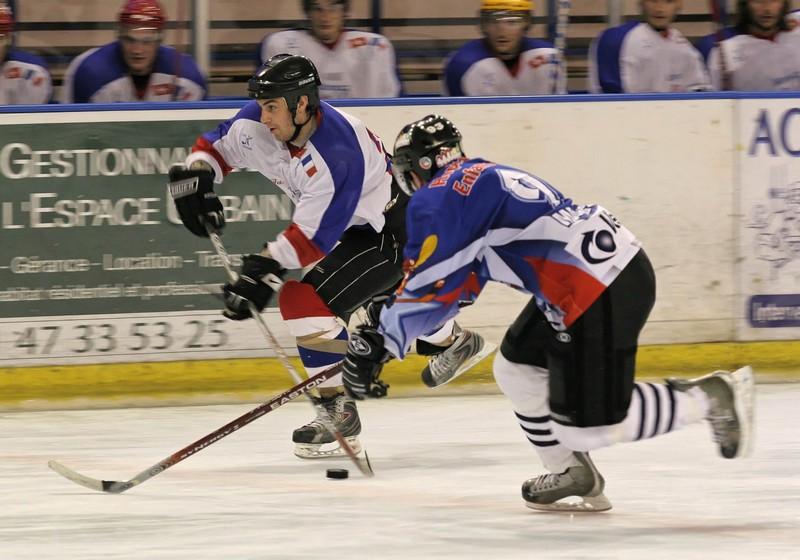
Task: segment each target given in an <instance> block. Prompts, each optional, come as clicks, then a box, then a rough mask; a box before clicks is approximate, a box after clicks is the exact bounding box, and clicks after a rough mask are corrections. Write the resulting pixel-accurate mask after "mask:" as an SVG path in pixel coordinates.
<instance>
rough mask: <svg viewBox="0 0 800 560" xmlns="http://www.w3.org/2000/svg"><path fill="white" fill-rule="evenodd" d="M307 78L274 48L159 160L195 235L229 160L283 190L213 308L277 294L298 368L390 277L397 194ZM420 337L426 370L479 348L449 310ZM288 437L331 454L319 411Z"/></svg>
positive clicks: (339, 401) (310, 367)
mask: <svg viewBox="0 0 800 560" xmlns="http://www.w3.org/2000/svg"><path fill="white" fill-rule="evenodd" d="M319 85H320V77H319V74H318V73H317V70H316V68H315V67H314V64H313V63H312V62H311V61H310V60H309V59H308V58H306V57H303V56H298V55H290V54H279V55H275V56H274V57H272V58H271V59H269V60H268V61H267V62H266V64H265V65H264V66H263V67H262V68H261V69H260V70H259V71H258V72H257V73H256V74H255V76H253V78H252V79H251V80H250V82H249V85H248V91H249V95H250V97H251V98H252V101H250V102H249V103H248V104H246V105H245V106H244V107H243V108H242V109H241V110H240V111H239V112H238V113H237V114H236V115H235V116H234V117H233V118H231V119H229V120H227V121H225V122H223V123H222V124H221V125H220V126H219V127H218V128H217V129H215V130H212V131H210V132H207V133H205V134H203V135H202V136H200V137H199V138H198V139H197V142H196V143H195V146H194V148H193V153H192V154H191V155H190V156H189V157H188V158H187V160H186V162H185V164H184V165H178V166H175V167H174V168H173V169H171V170H170V189H171V192H173V193H174V194H173V197H174V198H175V204H176V207H177V209H178V213H179V215H180V217H181V219H182V221H183V223H184V224H185V225H186V227H187V228H188V229H189V230H190V231H191V232H192V233H194V234H196V235H199V236H207V235H208V234H207V232H206V224H210V225H212V226H213V227H214V228H216V229H221V228H222V226H223V225H224V214H223V209H222V205H221V203H220V201H219V199H218V198H217V196H216V194H215V193H214V188H213V187H214V183H221V182H222V180H223V178H224V177H225V176H226V175H227V174H228V173H229V172H230V171H231V169H232V168H234V167H236V168H248V169H254V170H257V171H258V172H260V173H261V174H262V175H264V176H265V177H268V178H269V179H271V180H272V182H273V183H275V185H277V186H278V187H279V188H280V189H281V190H283V191H284V192H285V193H286V195H287V196H289V197H290V198H291V200H292V202H293V203H294V204H295V209H294V213H293V215H292V221H291V224H290V225H289V226H288V227H287V228H286V229H285V230H284V231H283V232H282V233H280V234H279V235H278V236H277V238H276V239H274V240H272V241H268V242H267V243H264V244H263V248H262V245H261V241H262V240H259V251H258V252H257V253H255V254H252V255H248V256H246V257H244V262H243V265H242V269H241V273H240V277H239V280H238V281H237V282H235V283H233V284H227V285H225V287H224V292H225V293H224V295H225V306H226V309H225V312H224V313H225V316H226V317H228V318H229V319H233V320H242V319H248V318H250V311H249V304H250V303H252V304H254V305H255V306H256V307H257V308H258V309H259V310H262V309H263V308H264V307H265V306H266V305H267V303H268V302H269V301H270V299H271V298H272V296H273V294H276V293H277V294H278V307H279V309H280V313H281V316H282V317H283V319H284V320H285V321H286V322H287V323H288V326H289V330H290V332H291V333H292V334H293V335H294V336H295V337H296V341H297V348H298V352H299V355H300V359H301V360H302V362H303V365H304V367H305V370H306V372H307V373H308V374H309V375H313V374H315V373H318V372H320V371H323V370H326V369H329V368H331V367H332V366H334V365H335V364H337V363H339V362H341V360H342V359H343V358H344V354H345V351H346V348H347V340H348V334H347V329H346V328H345V323H344V321H346V320H347V318H348V317H349V316H350V315H351V314H352V313H353V312H354V311H355V310H357V309H358V308H360V307H362V306H364V305H365V304H368V303H369V302H370V301H371V299H372V298H373V296H382V295H385V294H387V293H390V292H391V291H392V289H393V288H394V287H395V286H396V285H397V284H398V283H399V281H400V280H401V278H402V276H403V273H402V268H401V257H402V244H403V242H404V239H405V202H406V201H407V197H405V196H404V195H403V194H402V192H401V191H400V189H399V188H397V187H396V185H394V184H393V180H392V174H391V172H390V162H389V158H388V156H387V154H386V152H385V151H384V148H383V143H382V142H381V141H380V139H379V138H378V137H377V136H375V135H374V134H373V133H372V132H370V131H369V130H368V129H367V128H366V127H365V126H364V124H363V123H362V122H361V121H359V120H358V119H356V118H354V117H352V116H350V115H348V114H346V113H343V112H341V111H339V110H337V109H335V108H333V107H332V106H330V105H328V104H327V103H325V102H324V101H320V99H319ZM186 185H190V186H191V187H192V188H191V189H189V190H188V191H187V189H186ZM312 265H313V266H312ZM308 268H310V270H308V272H306V273H305V275H304V276H303V277H302V280H301V281H299V282H298V281H294V280H288V281H286V282H282V278H283V276H284V273H285V271H286V270H287V269H294V270H299V269H308ZM373 311H374V310H373ZM426 340H427V342H426V344H427V349H428V350H429V351H428V354H431V355H432V357H431V359H430V365H429V367H428V368H426V371H427V370H428V369H432V370H435V371H437V372H439V371H440V370H442V369H448V368H449V370H450V372H451V374H450V377H452V376H455V375H457V373H458V370H460V369H461V368H462V367H464V364H465V363H467V362H468V361H469V360H470V359H471V358H473V357H474V356H475V355H478V354H481V353H485V349H486V347H485V345H484V344H483V343H482V339H481V338H480V337H479V336H478V335H477V334H475V333H471V332H470V331H467V330H462V329H457V328H456V327H455V325H454V323H453V322H452V321H451V322H448V323H447V324H444V325H443V326H442V327H441V328H438V329H436V330H431V331H430V336H428V337H427V339H426ZM445 373H446V372H445ZM424 375H425V373H424V372H423V376H424ZM428 377H431V376H430V374H429V375H428ZM435 377H437V381H436V382H437V383H440V382H445V381H447V379H443V380H439V379H438V377H439V376H435ZM445 377H447V376H446V375H445ZM320 387H321V388H320V395H321V397H322V401H321V404H322V405H323V406H324V407H325V408H326V409H327V410H328V412H329V414H330V415H331V417H332V418H333V420H334V422H335V423H336V425H337V427H338V428H339V430H340V431H341V433H342V435H343V436H345V437H346V438H347V440H348V441H349V443H350V444H351V445H352V446H353V448H354V449H356V450H358V449H360V442H359V441H358V434H359V433H360V431H361V423H360V421H359V417H358V411H357V409H356V407H355V403H354V402H353V401H352V399H350V398H348V397H346V395H345V394H344V391H343V389H342V387H341V376H336V377H335V378H334V379H333V380H332V381H330V382H326V383H325V384H323V385H321V386H320ZM292 439H293V441H294V443H295V454H296V455H297V456H298V457H301V458H324V457H330V456H336V455H340V454H341V453H342V450H341V449H339V447H338V444H337V443H336V442H335V440H334V438H333V436H332V434H330V433H328V431H327V430H326V429H325V427H324V424H323V423H322V421H321V420H320V419H319V418H317V419H314V420H313V421H312V422H310V423H309V424H307V425H305V426H303V427H301V428H298V429H297V430H295V431H294V434H293V436H292Z"/></svg>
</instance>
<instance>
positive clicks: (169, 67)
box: [60, 0, 207, 103]
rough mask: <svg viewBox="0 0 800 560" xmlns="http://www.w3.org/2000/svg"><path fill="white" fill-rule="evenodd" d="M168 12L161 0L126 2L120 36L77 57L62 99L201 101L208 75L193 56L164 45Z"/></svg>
mask: <svg viewBox="0 0 800 560" xmlns="http://www.w3.org/2000/svg"><path fill="white" fill-rule="evenodd" d="M165 25H166V14H165V12H164V9H163V7H162V6H161V4H160V3H159V2H158V0H127V1H126V2H125V4H124V5H123V6H122V8H121V10H120V12H119V37H118V39H117V40H116V41H114V42H113V43H109V44H107V45H105V46H102V47H98V48H95V49H90V50H88V51H86V52H84V53H83V54H81V55H80V56H78V57H77V58H76V59H75V60H73V61H72V62H71V63H70V65H69V67H68V68H67V71H66V73H65V75H64V87H63V88H62V90H61V97H60V101H61V102H62V103H121V102H133V101H160V102H167V101H198V100H201V99H205V98H206V94H207V91H206V79H205V77H204V76H203V74H202V72H201V71H200V69H199V68H198V67H197V64H196V63H195V61H194V59H193V58H192V57H191V56H189V55H187V54H183V53H181V52H179V51H177V50H175V49H173V48H172V47H167V46H165V45H163V44H162V40H163V33H164V26H165Z"/></svg>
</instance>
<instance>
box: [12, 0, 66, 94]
mask: <svg viewBox="0 0 800 560" xmlns="http://www.w3.org/2000/svg"><path fill="white" fill-rule="evenodd" d="M13 33H14V14H13V13H12V11H11V8H9V7H8V5H7V4H6V3H5V2H3V3H0V61H2V66H0V105H20V104H26V105H38V104H41V103H47V102H49V101H50V97H51V96H52V95H53V83H52V79H51V77H50V72H48V70H47V64H46V63H45V61H44V60H43V59H42V58H40V57H38V56H35V55H32V54H30V53H27V52H24V51H20V50H17V49H13V48H12V47H11V44H12V37H13Z"/></svg>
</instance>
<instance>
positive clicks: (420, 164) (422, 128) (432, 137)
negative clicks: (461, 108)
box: [392, 115, 464, 195]
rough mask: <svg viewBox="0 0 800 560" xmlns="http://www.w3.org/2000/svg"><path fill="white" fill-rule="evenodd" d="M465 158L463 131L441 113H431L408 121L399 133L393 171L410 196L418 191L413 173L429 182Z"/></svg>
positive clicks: (424, 181)
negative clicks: (453, 163) (450, 165)
mask: <svg viewBox="0 0 800 560" xmlns="http://www.w3.org/2000/svg"><path fill="white" fill-rule="evenodd" d="M462 157H464V150H463V148H462V147H461V133H460V132H459V131H458V129H457V128H456V127H455V125H454V124H453V123H452V122H450V121H449V120H448V119H446V118H444V117H442V116H440V115H428V116H427V117H424V118H422V119H420V120H418V121H416V122H413V123H411V124H407V125H406V126H404V127H403V130H401V131H400V134H398V135H397V140H395V143H394V156H393V158H392V174H393V175H394V178H395V180H396V181H397V184H398V185H399V186H400V188H401V189H403V191H405V193H406V194H408V195H411V194H412V193H413V192H414V191H415V190H417V187H415V186H414V182H413V180H412V179H411V172H414V173H416V174H417V175H419V177H420V179H422V181H423V183H427V182H428V181H430V180H431V178H432V177H433V176H434V175H435V174H436V172H437V171H438V170H439V169H441V168H443V167H444V166H446V165H447V164H448V163H450V162H451V161H453V160H455V159H458V158H462Z"/></svg>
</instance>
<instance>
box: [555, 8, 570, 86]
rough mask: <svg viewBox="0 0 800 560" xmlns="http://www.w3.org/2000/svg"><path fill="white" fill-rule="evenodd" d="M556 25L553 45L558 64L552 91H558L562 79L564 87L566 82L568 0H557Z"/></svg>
mask: <svg viewBox="0 0 800 560" xmlns="http://www.w3.org/2000/svg"><path fill="white" fill-rule="evenodd" d="M557 1H558V10H557V12H556V27H555V33H554V35H553V46H554V47H555V48H556V52H557V53H558V56H559V61H557V62H558V64H556V65H555V67H554V69H553V93H554V94H555V93H559V91H558V90H559V82H560V81H561V80H562V79H563V81H564V89H565V90H566V84H567V71H566V69H567V52H566V51H567V27H568V26H569V10H570V7H571V2H570V0H557ZM562 74H563V77H562Z"/></svg>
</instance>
